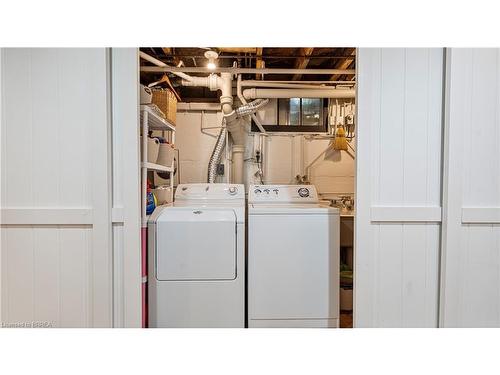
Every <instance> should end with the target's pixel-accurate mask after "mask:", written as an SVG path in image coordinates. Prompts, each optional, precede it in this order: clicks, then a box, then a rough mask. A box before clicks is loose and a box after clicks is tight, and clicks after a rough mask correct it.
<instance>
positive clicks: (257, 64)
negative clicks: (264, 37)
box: [255, 48, 264, 79]
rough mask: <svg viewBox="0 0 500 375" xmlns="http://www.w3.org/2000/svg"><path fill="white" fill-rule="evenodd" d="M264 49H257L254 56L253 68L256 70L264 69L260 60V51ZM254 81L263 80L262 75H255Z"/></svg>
mask: <svg viewBox="0 0 500 375" xmlns="http://www.w3.org/2000/svg"><path fill="white" fill-rule="evenodd" d="M263 49H264V48H257V51H256V55H257V61H256V63H255V67H256V68H257V69H261V68H264V60H262V51H263ZM255 78H256V79H263V78H264V75H262V74H256V75H255Z"/></svg>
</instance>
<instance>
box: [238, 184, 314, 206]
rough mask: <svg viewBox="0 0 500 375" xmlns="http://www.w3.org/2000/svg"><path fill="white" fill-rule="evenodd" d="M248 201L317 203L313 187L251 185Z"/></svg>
mask: <svg viewBox="0 0 500 375" xmlns="http://www.w3.org/2000/svg"><path fill="white" fill-rule="evenodd" d="M248 201H249V202H250V203H254V202H281V203H300V202H303V203H311V202H312V203H314V202H318V193H317V191H316V187H315V186H314V185H251V186H250V188H249V190H248Z"/></svg>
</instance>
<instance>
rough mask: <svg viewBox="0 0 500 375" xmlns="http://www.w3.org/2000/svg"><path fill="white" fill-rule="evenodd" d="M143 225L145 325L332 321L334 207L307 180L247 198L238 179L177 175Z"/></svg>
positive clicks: (335, 312) (335, 300)
mask: <svg viewBox="0 0 500 375" xmlns="http://www.w3.org/2000/svg"><path fill="white" fill-rule="evenodd" d="M246 208H248V209H246ZM148 233H149V234H148V241H149V244H148V248H149V254H148V255H149V270H148V274H149V277H148V283H149V288H148V293H149V325H150V327H200V328H201V327H241V328H243V327H246V326H248V327H338V324H339V212H338V209H336V208H332V207H328V206H324V205H322V204H320V201H319V198H318V194H317V191H316V188H315V187H314V186H313V185H253V186H250V188H249V191H248V205H247V204H246V202H245V189H244V186H243V185H235V184H182V185H179V186H178V188H177V191H176V194H175V200H174V203H172V204H170V205H166V206H162V207H159V208H157V209H156V210H155V212H154V213H153V214H152V215H151V217H150V220H149V224H148Z"/></svg>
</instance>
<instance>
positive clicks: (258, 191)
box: [253, 189, 262, 194]
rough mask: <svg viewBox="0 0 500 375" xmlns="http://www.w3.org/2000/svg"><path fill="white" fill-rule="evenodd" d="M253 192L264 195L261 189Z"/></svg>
mask: <svg viewBox="0 0 500 375" xmlns="http://www.w3.org/2000/svg"><path fill="white" fill-rule="evenodd" d="M253 192H254V193H255V194H260V193H262V190H260V189H255V190H254V191H253Z"/></svg>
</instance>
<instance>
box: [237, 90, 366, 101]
mask: <svg viewBox="0 0 500 375" xmlns="http://www.w3.org/2000/svg"><path fill="white" fill-rule="evenodd" d="M243 96H244V97H245V99H257V98H272V99H274V98H355V97H356V90H352V89H349V90H339V89H329V90H326V89H295V90H294V89H255V88H254V89H246V90H243Z"/></svg>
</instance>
